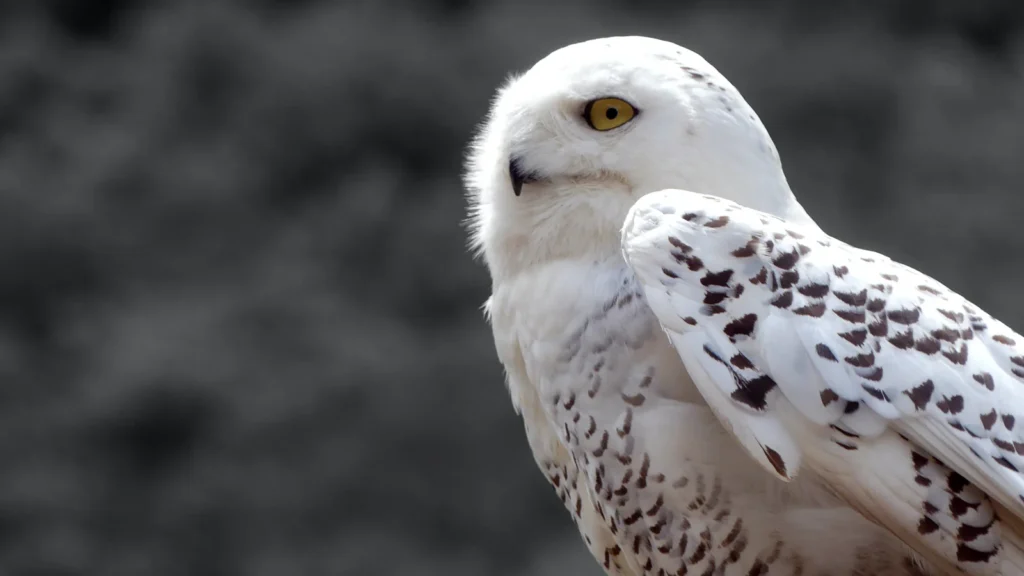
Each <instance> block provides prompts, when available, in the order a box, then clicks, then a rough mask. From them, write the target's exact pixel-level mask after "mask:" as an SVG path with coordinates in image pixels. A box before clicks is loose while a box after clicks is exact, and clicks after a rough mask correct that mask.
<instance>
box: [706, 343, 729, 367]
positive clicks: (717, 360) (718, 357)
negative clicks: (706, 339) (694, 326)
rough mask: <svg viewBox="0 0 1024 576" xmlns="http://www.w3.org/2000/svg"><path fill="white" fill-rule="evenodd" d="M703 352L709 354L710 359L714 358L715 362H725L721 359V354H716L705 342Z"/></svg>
mask: <svg viewBox="0 0 1024 576" xmlns="http://www.w3.org/2000/svg"><path fill="white" fill-rule="evenodd" d="M704 353H705V354H707V355H708V356H710V357H711V359H712V360H714V361H715V362H720V363H722V364H725V361H724V360H722V358H721V356H719V355H718V354H716V353H715V351H714V350H712V349H711V348H709V347H708V345H707V344H705V345H704Z"/></svg>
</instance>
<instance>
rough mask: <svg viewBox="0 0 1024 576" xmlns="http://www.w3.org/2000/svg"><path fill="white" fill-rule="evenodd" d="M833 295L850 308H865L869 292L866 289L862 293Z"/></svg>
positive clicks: (836, 293) (838, 293) (837, 293)
mask: <svg viewBox="0 0 1024 576" xmlns="http://www.w3.org/2000/svg"><path fill="white" fill-rule="evenodd" d="M833 294H835V295H836V298H839V300H840V301H842V302H843V303H844V304H847V305H849V306H856V307H859V306H863V305H864V304H865V303H866V302H867V301H868V291H867V290H866V289H865V290H861V291H860V292H833Z"/></svg>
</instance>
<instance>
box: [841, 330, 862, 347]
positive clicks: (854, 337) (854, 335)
mask: <svg viewBox="0 0 1024 576" xmlns="http://www.w3.org/2000/svg"><path fill="white" fill-rule="evenodd" d="M839 336H840V337H841V338H843V339H844V340H846V341H847V342H849V343H850V344H853V345H854V346H860V345H861V344H863V343H864V341H865V340H867V337H868V331H867V330H865V329H863V328H858V329H857V330H851V331H849V332H843V333H842V334H840V335H839Z"/></svg>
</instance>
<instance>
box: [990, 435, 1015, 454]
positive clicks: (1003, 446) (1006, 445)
mask: <svg viewBox="0 0 1024 576" xmlns="http://www.w3.org/2000/svg"><path fill="white" fill-rule="evenodd" d="M992 443H993V444H995V445H996V446H998V447H999V449H1000V450H1006V451H1007V452H1009V453H1011V454H1013V453H1015V452H1016V450H1014V448H1013V443H1012V442H1007V441H1006V440H1003V439H1002V438H993V439H992Z"/></svg>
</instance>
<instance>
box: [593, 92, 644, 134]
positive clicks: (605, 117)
mask: <svg viewBox="0 0 1024 576" xmlns="http://www.w3.org/2000/svg"><path fill="white" fill-rule="evenodd" d="M633 116H636V108H633V105H632V104H630V103H629V102H626V101H625V100H621V99H619V98H599V99H597V100H591V101H590V102H587V107H586V108H584V109H583V117H584V118H585V119H586V120H587V124H590V127H591V128H593V129H594V130H600V131H602V132H603V131H605V130H611V129H612V128H618V127H619V126H622V125H623V124H625V123H626V122H629V121H630V120H632V119H633Z"/></svg>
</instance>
